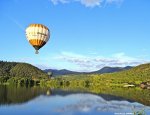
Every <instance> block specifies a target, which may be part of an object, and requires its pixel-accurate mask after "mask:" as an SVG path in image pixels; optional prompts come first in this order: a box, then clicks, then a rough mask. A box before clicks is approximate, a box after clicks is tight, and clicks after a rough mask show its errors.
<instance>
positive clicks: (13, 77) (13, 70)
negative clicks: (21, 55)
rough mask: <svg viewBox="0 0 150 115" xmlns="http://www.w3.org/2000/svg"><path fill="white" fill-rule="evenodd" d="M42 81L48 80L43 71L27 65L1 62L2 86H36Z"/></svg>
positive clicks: (0, 80) (0, 79) (0, 75)
mask: <svg viewBox="0 0 150 115" xmlns="http://www.w3.org/2000/svg"><path fill="white" fill-rule="evenodd" d="M40 79H48V75H47V74H46V73H44V72H43V71H42V70H40V69H38V68H37V67H34V66H32V65H30V64H27V63H16V62H3V61H0V84H4V83H6V82H7V83H9V84H20V85H22V84H25V85H35V84H39V83H40Z"/></svg>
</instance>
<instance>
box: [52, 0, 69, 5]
mask: <svg viewBox="0 0 150 115" xmlns="http://www.w3.org/2000/svg"><path fill="white" fill-rule="evenodd" d="M50 1H51V2H52V3H53V4H54V5H56V4H58V3H63V4H64V3H68V2H69V0H50Z"/></svg>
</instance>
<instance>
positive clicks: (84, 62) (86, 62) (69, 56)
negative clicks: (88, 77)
mask: <svg viewBox="0 0 150 115" xmlns="http://www.w3.org/2000/svg"><path fill="white" fill-rule="evenodd" d="M55 59H57V60H61V61H65V62H68V63H70V64H74V65H76V66H78V67H79V68H81V69H82V70H87V71H94V70H98V69H100V68H102V67H105V66H111V67H125V66H136V65H139V64H142V63H146V62H148V60H143V59H139V58H134V57H131V56H127V55H125V53H116V54H113V55H111V56H110V57H103V56H95V55H94V56H84V55H80V54H75V53H71V52H61V54H59V55H58V56H56V57H55Z"/></svg>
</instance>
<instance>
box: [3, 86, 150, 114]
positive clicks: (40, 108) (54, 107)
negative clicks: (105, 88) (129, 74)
mask: <svg viewBox="0 0 150 115" xmlns="http://www.w3.org/2000/svg"><path fill="white" fill-rule="evenodd" d="M115 90H117V89H113V90H112V92H114V95H113V94H112V93H108V94H107V93H90V92H88V91H83V90H66V89H64V90H60V89H50V88H44V87H43V88H42V87H38V86H35V87H17V86H16V87H14V86H2V85H0V115H133V112H137V113H138V112H139V113H141V114H136V115H150V93H149V94H146V95H149V97H143V98H139V99H138V97H139V96H138V97H135V96H132V94H131V93H130V94H127V96H125V97H124V96H123V95H124V94H123V93H124V92H125V91H126V90H131V91H132V90H133V89H122V90H124V91H123V92H122V93H121V94H122V95H121V94H120V96H119V95H116V94H117V93H115ZM119 91H120V89H119ZM131 91H130V92H131ZM132 92H133V95H138V94H137V93H138V92H139V91H134V90H133V91H132ZM147 92H149V91H148V90H142V94H144V93H147ZM125 93H127V92H125ZM128 95H129V96H128ZM129 97H135V99H134V98H129Z"/></svg>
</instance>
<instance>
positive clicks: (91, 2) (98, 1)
mask: <svg viewBox="0 0 150 115" xmlns="http://www.w3.org/2000/svg"><path fill="white" fill-rule="evenodd" d="M50 1H51V2H52V3H53V4H54V5H56V4H58V3H63V4H64V3H71V2H80V3H81V4H82V5H84V6H86V7H96V6H102V4H103V3H105V4H112V3H115V4H121V3H122V2H123V0H50Z"/></svg>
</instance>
